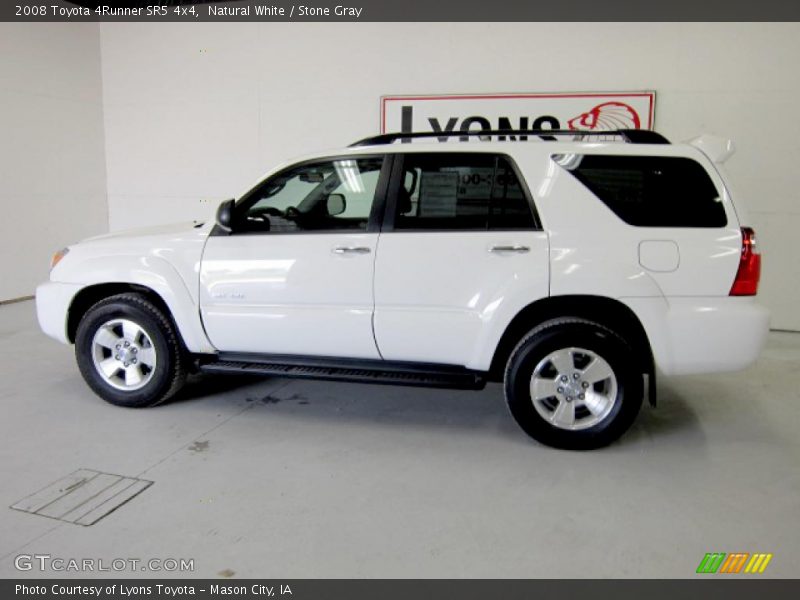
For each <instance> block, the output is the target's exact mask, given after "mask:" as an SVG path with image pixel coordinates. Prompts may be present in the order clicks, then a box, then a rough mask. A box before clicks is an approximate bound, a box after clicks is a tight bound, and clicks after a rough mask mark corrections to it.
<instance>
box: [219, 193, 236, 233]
mask: <svg viewBox="0 0 800 600" xmlns="http://www.w3.org/2000/svg"><path fill="white" fill-rule="evenodd" d="M233 204H234V200H233V198H231V199H230V200H225V202H223V203H222V204H220V205H219V208H218V209H217V225H219V226H220V227H222V229H224V230H225V231H230V230H231V229H232V227H233V225H232V223H233Z"/></svg>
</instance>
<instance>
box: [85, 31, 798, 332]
mask: <svg viewBox="0 0 800 600" xmlns="http://www.w3.org/2000/svg"><path fill="white" fill-rule="evenodd" d="M101 47H102V57H103V94H104V108H105V129H106V150H107V164H108V193H109V207H110V221H111V228H112V229H119V228H123V227H128V226H135V225H143V224H149V223H156V222H164V221H170V220H175V219H181V218H187V217H193V216H195V215H201V214H204V213H205V212H208V211H209V210H210V208H211V207H212V206H213V203H209V204H205V205H203V204H201V203H200V200H201V199H214V200H219V199H223V198H225V197H230V196H233V195H238V194H239V193H241V192H242V191H243V190H244V189H245V188H247V187H248V186H249V185H250V184H251V183H252V182H253V181H254V180H255V179H256V178H258V177H259V175H260V174H261V173H262V172H264V171H266V170H267V169H269V168H271V167H272V166H274V164H275V163H277V162H280V161H283V160H285V159H286V158H288V157H290V156H292V155H295V154H299V153H305V152H309V151H314V150H318V149H322V148H326V147H331V146H340V145H344V144H347V143H349V142H351V141H353V140H355V139H357V138H359V137H362V136H366V135H369V134H372V133H375V132H377V130H378V126H379V123H378V117H379V106H378V98H379V96H380V95H382V94H401V93H456V92H461V93H466V92H496V91H510V92H528V91H571V90H575V91H578V90H592V91H594V90H598V91H599V90H625V89H631V90H638V89H654V90H656V91H657V94H658V96H657V105H656V128H657V129H658V130H659V131H661V132H662V133H664V134H666V135H667V136H668V137H670V138H672V139H675V140H680V139H685V138H688V137H693V136H694V135H695V134H697V133H700V132H714V133H718V134H724V135H725V136H727V137H732V138H734V139H735V140H736V142H737V144H738V147H739V151H738V153H737V154H736V155H735V156H734V157H733V158H732V159H731V160H730V162H729V163H728V167H729V171H730V172H731V174H732V176H733V179H734V181H735V183H736V184H738V185H737V187H738V189H739V191H740V192H741V195H742V198H741V199H740V201H746V202H747V204H748V205H749V208H750V212H751V215H752V220H753V222H754V224H755V226H756V228H757V231H758V233H759V235H760V241H761V243H762V248H763V250H764V253H765V264H764V275H763V284H762V290H763V301H764V302H765V303H766V304H767V305H768V306H770V307H771V309H772V311H773V327H779V328H791V329H800V311H796V310H795V307H796V306H797V305H798V304H799V303H800V291H799V290H800V261H799V260H797V259H798V258H799V257H800V253H798V251H797V246H796V243H795V239H794V236H793V233H794V232H796V231H798V230H800V210H798V205H797V202H796V198H797V193H798V192H797V190H798V183H799V181H798V178H799V177H800V175H799V174H800V168H798V164H800V161H799V160H798V159H800V143H798V140H800V119H798V118H797V117H796V107H797V99H798V97H800V71H798V69H796V68H795V67H796V65H795V63H796V60H797V57H800V25H798V24H761V23H758V24H755V23H754V24H677V23H664V24H577V23H570V24H563V25H560V24H549V23H518V24H482V23H472V24H469V23H465V24H418V23H399V24H397V23H396V24H385V23H384V24H378V23H376V24H370V23H361V24H338V25H335V26H332V25H328V24H300V23H290V24H272V23H253V24H118V23H109V24H103V25H101Z"/></svg>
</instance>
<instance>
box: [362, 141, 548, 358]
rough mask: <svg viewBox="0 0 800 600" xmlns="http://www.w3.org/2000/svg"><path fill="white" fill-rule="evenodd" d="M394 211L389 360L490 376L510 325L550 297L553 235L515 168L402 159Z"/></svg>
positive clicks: (387, 261)
mask: <svg viewBox="0 0 800 600" xmlns="http://www.w3.org/2000/svg"><path fill="white" fill-rule="evenodd" d="M386 211H387V212H386V218H385V220H384V224H383V228H382V230H381V236H380V241H379V245H378V253H377V259H376V265H375V317H374V328H375V338H376V341H377V344H378V348H379V351H380V353H381V356H382V357H383V358H384V359H387V360H403V361H405V360H408V361H419V362H431V363H440V364H451V365H463V366H467V367H470V368H475V369H486V368H488V366H489V365H488V361H489V360H490V357H491V354H492V352H493V349H494V344H496V342H497V339H499V336H500V335H501V334H502V330H503V329H504V328H505V326H506V325H507V324H508V322H509V321H510V320H511V319H512V318H513V316H514V315H515V314H516V313H517V312H518V311H519V310H520V309H521V308H523V307H524V306H525V305H527V304H529V303H530V302H532V301H534V300H536V299H538V298H542V297H545V296H547V294H548V279H549V276H548V242H547V236H546V234H545V233H544V232H542V231H541V228H540V226H539V223H538V219H537V217H536V214H535V210H534V208H533V205H532V201H531V199H530V195H529V193H528V191H527V188H526V187H525V185H524V183H523V182H522V180H521V177H520V176H518V171H517V169H516V166H515V165H514V164H513V161H512V160H511V159H510V158H509V157H507V156H504V155H501V154H494V153H485V152H430V153H425V152H419V153H417V152H414V153H407V154H405V155H403V156H402V157H401V156H398V157H397V158H396V161H395V168H394V173H393V181H392V184H391V185H390V192H389V196H388V198H387V208H386ZM487 357H489V358H487Z"/></svg>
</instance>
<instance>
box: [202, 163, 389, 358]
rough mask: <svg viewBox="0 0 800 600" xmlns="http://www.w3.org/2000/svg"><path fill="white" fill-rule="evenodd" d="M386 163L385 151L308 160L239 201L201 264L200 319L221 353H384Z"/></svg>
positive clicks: (210, 241) (212, 238) (370, 355)
mask: <svg viewBox="0 0 800 600" xmlns="http://www.w3.org/2000/svg"><path fill="white" fill-rule="evenodd" d="M383 165H384V157H383V156H367V157H352V158H350V157H342V158H333V159H327V160H318V161H313V162H309V163H302V164H300V165H296V166H293V167H290V168H288V169H286V170H284V171H282V172H280V173H278V174H277V175H275V176H273V177H270V178H269V179H267V180H266V181H264V182H263V183H261V184H260V185H259V186H257V187H256V188H255V189H254V190H253V191H252V192H250V193H248V194H247V195H246V196H244V197H243V198H242V199H241V200H240V201H239V202H237V204H236V208H235V209H234V217H233V227H232V231H231V232H230V233H223V232H218V233H219V235H213V234H212V235H211V236H209V239H208V241H207V243H206V246H205V250H204V253H203V259H202V263H201V272H200V307H201V315H202V319H203V324H204V326H205V328H206V332H207V334H208V336H209V339H210V340H211V342H212V343H213V344H214V346H215V347H216V348H217V349H218V350H220V351H229V352H254V353H270V354H297V355H313V356H348V357H355V358H380V355H379V354H378V351H377V348H376V346H375V339H374V336H373V333H372V314H373V308H374V302H373V292H372V283H373V273H374V261H375V251H376V246H377V240H378V230H379V227H380V226H379V221H380V215H379V214H378V213H379V211H380V210H381V209H382V201H383V198H382V193H381V192H379V190H383V189H384V186H380V185H379V182H381V181H383V180H385V179H386V176H387V175H388V173H386V172H384V171H385V169H383ZM387 166H388V165H387ZM379 205H380V206H379Z"/></svg>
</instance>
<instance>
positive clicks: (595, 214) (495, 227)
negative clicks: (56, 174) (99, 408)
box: [36, 130, 768, 449]
mask: <svg viewBox="0 0 800 600" xmlns="http://www.w3.org/2000/svg"><path fill="white" fill-rule="evenodd" d="M600 133H601V135H597V134H596V133H595V132H575V131H535V132H533V131H514V132H511V131H495V132H479V133H478V134H475V133H464V132H459V133H458V134H449V133H442V132H437V133H435V134H428V133H414V134H411V133H403V134H384V135H381V136H377V137H374V138H369V139H366V140H362V141H361V142H358V143H356V144H354V145H353V146H351V147H349V148H346V149H344V150H341V151H337V152H332V153H325V154H317V155H314V156H311V157H307V158H305V159H303V160H301V161H299V162H294V163H292V164H290V165H286V166H282V167H280V168H278V169H277V170H275V171H274V172H272V173H271V174H269V175H268V176H267V177H266V178H265V179H263V181H261V182H260V183H258V185H256V186H255V187H254V188H253V189H252V190H251V191H249V192H248V193H247V194H245V195H244V196H242V197H241V198H239V199H238V200H237V201H235V202H234V201H233V200H229V201H226V202H224V203H222V205H220V207H219V210H218V212H217V218H216V222H209V223H206V224H196V223H188V224H185V225H178V226H163V227H156V228H152V229H147V230H140V231H133V232H124V233H115V234H110V235H104V236H100V237H96V238H92V239H89V240H86V241H83V242H81V243H78V244H75V245H73V246H70V247H69V248H66V249H64V250H62V251H60V252H58V253H57V254H56V255H55V256H54V259H53V263H52V270H51V273H50V280H49V281H48V282H46V283H44V284H42V285H41V286H40V287H39V288H38V289H37V294H36V300H37V310H38V317H39V322H40V324H41V327H42V329H43V330H44V331H45V332H46V333H47V334H49V335H50V336H52V337H54V338H56V339H57V340H59V341H61V342H64V343H74V344H75V354H76V358H77V363H78V367H79V369H80V372H81V374H82V375H83V377H84V379H85V380H86V382H87V384H88V385H89V387H91V388H92V390H94V391H95V392H96V393H97V394H98V395H99V396H101V397H102V398H104V399H105V400H107V401H109V402H111V403H113V404H117V405H121V406H129V407H142V406H151V405H154V404H157V403H159V402H162V401H164V400H165V399H167V398H169V397H170V396H171V395H172V394H174V393H175V392H176V391H177V390H178V389H179V388H180V387H181V385H182V383H183V382H184V379H185V377H186V374H187V372H190V371H197V370H199V371H201V372H208V373H260V374H264V375H274V376H281V377H283V376H290V377H292V376H294V377H312V378H322V379H333V380H347V381H360V382H370V383H393V384H405V385H422V386H438V387H452V388H464V389H479V388H481V387H483V385H484V384H485V383H486V382H487V381H498V382H501V381H502V382H504V386H505V397H506V400H507V403H508V407H509V409H510V411H511V414H512V415H513V417H514V418H515V419H516V421H517V422H518V423H519V425H520V426H521V427H522V429H523V430H524V431H525V432H526V433H528V434H529V435H531V436H532V437H534V438H535V439H537V440H539V441H541V442H543V443H545V444H549V445H552V446H557V447H563V448H581V449H585V448H594V447H598V446H602V445H605V444H608V443H610V442H611V441H613V440H615V439H616V438H618V437H619V436H620V435H621V434H622V433H623V432H624V431H625V430H626V429H627V428H628V427H629V426H630V424H631V423H632V422H633V420H634V418H635V417H636V414H637V413H638V411H639V408H640V406H641V404H642V400H643V398H644V397H645V396H646V395H648V396H649V398H650V400H651V401H654V397H655V377H656V373H663V374H665V375H674V374H686V373H709V372H715V371H729V370H736V369H741V368H743V367H745V366H747V365H749V364H750V363H752V362H753V361H754V360H755V359H756V357H757V356H758V354H759V351H760V349H761V347H762V345H763V343H764V340H765V337H766V333H767V329H768V313H767V311H766V310H765V309H764V308H762V307H761V306H759V305H758V304H757V303H756V302H755V298H754V296H755V294H756V290H757V287H758V280H759V273H760V256H759V252H758V248H757V246H756V240H755V235H754V233H753V230H752V229H750V228H749V227H748V225H749V223H748V221H747V217H746V215H745V213H744V211H743V208H742V206H734V202H733V199H732V197H731V194H730V190H729V188H728V185H727V184H726V181H725V178H724V176H723V172H722V169H721V163H722V162H723V161H724V159H725V158H726V157H727V155H729V154H730V153H731V151H732V147H731V146H730V144H729V143H726V142H725V141H724V140H719V139H718V138H713V137H709V136H701V137H700V138H697V139H696V140H694V141H693V142H691V143H686V144H670V143H669V142H668V141H667V140H666V139H665V138H663V137H662V136H660V135H659V134H657V133H655V132H650V131H640V130H618V131H612V132H608V131H606V132H600ZM456 135H457V136H459V137H460V138H461V140H452V139H451V138H452V137H455V136H456ZM430 138H433V139H430ZM437 138H438V139H437ZM426 140H427V142H428V143H425V142H426ZM431 142H432V143H431Z"/></svg>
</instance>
